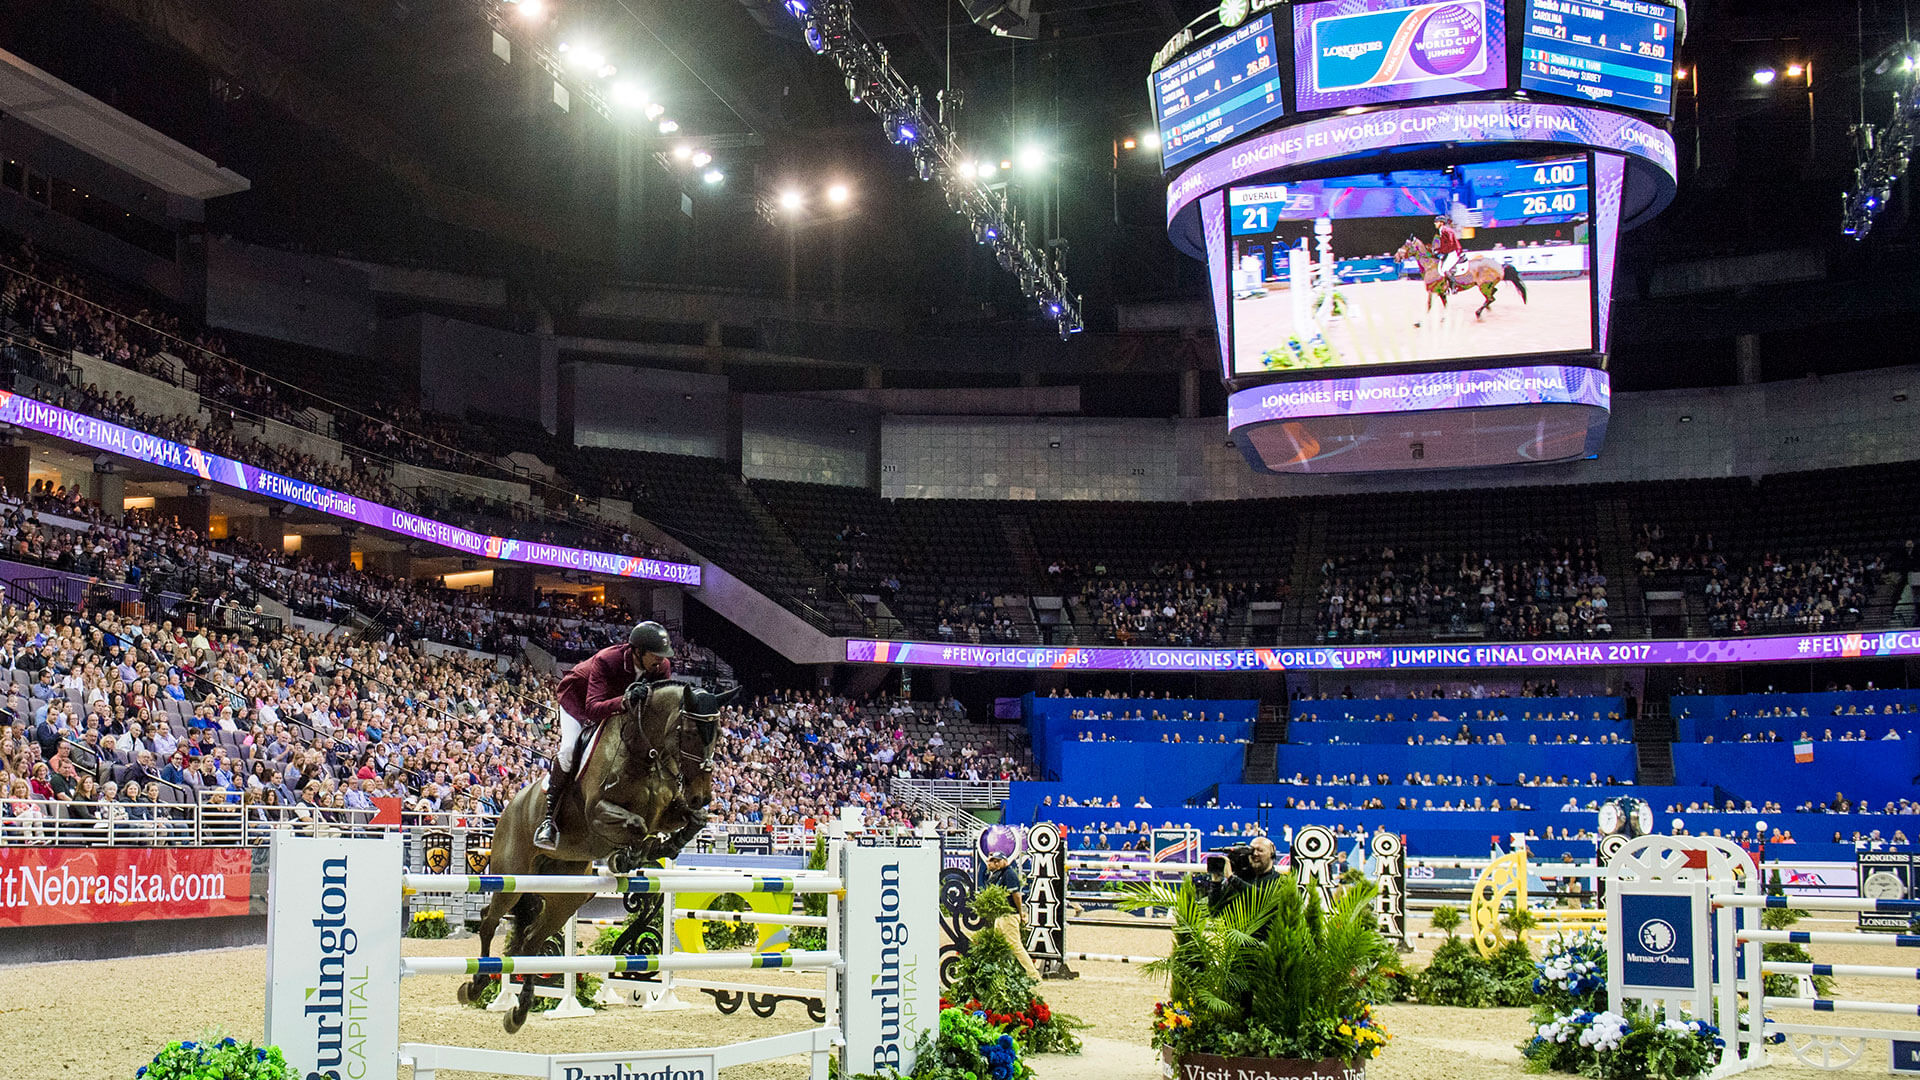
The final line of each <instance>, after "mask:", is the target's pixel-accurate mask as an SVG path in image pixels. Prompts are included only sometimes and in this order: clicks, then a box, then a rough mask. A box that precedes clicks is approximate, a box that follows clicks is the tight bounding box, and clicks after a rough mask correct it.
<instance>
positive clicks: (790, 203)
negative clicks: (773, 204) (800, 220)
mask: <svg viewBox="0 0 1920 1080" xmlns="http://www.w3.org/2000/svg"><path fill="white" fill-rule="evenodd" d="M805 205H807V200H806V197H805V196H803V195H801V194H800V193H799V192H798V191H795V190H794V189H792V188H788V189H787V190H785V191H783V192H781V193H780V209H782V210H785V211H786V212H787V213H789V214H797V213H799V212H800V208H801V207H803V206H805Z"/></svg>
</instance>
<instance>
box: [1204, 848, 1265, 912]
mask: <svg viewBox="0 0 1920 1080" xmlns="http://www.w3.org/2000/svg"><path fill="white" fill-rule="evenodd" d="M1276 854H1277V852H1276V850H1275V848H1274V846H1273V840H1272V839H1271V838H1270V837H1265V836H1256V837H1254V839H1253V843H1251V844H1249V845H1247V848H1246V856H1245V861H1244V862H1243V861H1242V860H1241V859H1240V858H1238V857H1237V856H1238V855H1239V852H1237V851H1230V852H1228V857H1229V859H1230V860H1231V861H1232V863H1233V876H1232V877H1229V878H1227V879H1226V880H1225V881H1222V882H1220V883H1219V886H1218V888H1217V889H1216V890H1215V891H1214V893H1213V910H1214V911H1216V912H1218V911H1224V910H1226V907H1227V905H1228V904H1230V903H1232V902H1233V899H1234V898H1235V897H1237V896H1240V895H1241V894H1243V893H1247V892H1250V891H1252V890H1253V888H1254V887H1255V886H1258V885H1265V884H1267V883H1268V882H1271V881H1279V880H1280V871H1279V870H1277V869H1275V868H1274V865H1273V863H1274V858H1275V856H1276Z"/></svg>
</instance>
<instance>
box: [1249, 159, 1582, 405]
mask: <svg viewBox="0 0 1920 1080" xmlns="http://www.w3.org/2000/svg"><path fill="white" fill-rule="evenodd" d="M1591 176H1592V168H1591V163H1590V162H1589V160H1588V157H1587V155H1586V154H1569V155H1560V156H1555V157H1549V158H1527V159H1518V160H1507V161H1483V162H1472V163H1463V164H1459V165H1453V166H1448V167H1446V168H1440V169H1403V170H1395V171H1391V172H1385V173H1364V174H1360V175H1356V176H1344V177H1331V178H1327V179H1314V180H1299V181H1293V182H1287V183H1266V184H1254V185H1247V186H1243V187H1235V188H1230V189H1228V191H1227V200H1226V210H1227V215H1228V221H1227V229H1226V234H1227V235H1226V236H1225V237H1224V238H1223V241H1224V243H1225V244H1226V245H1227V252H1226V254H1227V261H1226V265H1227V270H1228V275H1229V280H1228V282H1227V284H1228V285H1229V288H1230V294H1229V297H1228V303H1229V306H1228V339H1229V349H1230V354H1231V358H1232V359H1231V364H1232V366H1231V368H1230V369H1229V377H1232V378H1245V377H1253V376H1262V375H1294V374H1299V373H1311V372H1312V370H1313V369H1321V368H1337V367H1361V366H1374V365H1384V364H1441V363H1454V362H1460V361H1471V362H1479V361H1482V360H1485V359H1486V358H1489V357H1496V356H1546V355H1551V354H1558V353H1587V352H1592V351H1593V350H1594V349H1595V325H1596V323H1595V318H1594V302H1595V294H1594V268H1595V262H1596V259H1595V252H1594V246H1593V231H1592V227H1591V223H1592V208H1593V205H1594V199H1593V193H1592V185H1591ZM1440 219H1444V220H1445V221H1447V222H1448V225H1447V226H1446V228H1447V230H1448V233H1449V234H1450V235H1449V237H1448V239H1449V240H1450V242H1451V243H1452V244H1453V245H1454V246H1455V251H1456V253H1457V254H1456V255H1455V257H1454V258H1452V259H1448V258H1446V257H1445V256H1444V255H1443V254H1442V253H1441V251H1440V240H1441V237H1440V235H1439V233H1440V229H1439V226H1438V225H1437V221H1438V220H1440ZM1440 294H1444V295H1445V296H1447V297H1459V298H1458V299H1455V300H1454V301H1453V303H1454V304H1461V305H1464V306H1463V307H1462V308H1461V309H1460V311H1459V316H1460V317H1459V319H1458V320H1457V321H1451V322H1450V323H1449V325H1448V326H1447V328H1446V330H1445V331H1444V332H1436V331H1437V327H1436V325H1434V322H1433V320H1434V318H1435V315H1434V314H1432V313H1431V312H1432V308H1433V307H1436V306H1437V307H1440V308H1442V311H1441V313H1440V317H1441V318H1445V317H1446V314H1447V312H1446V311H1445V309H1446V308H1447V307H1450V306H1451V305H1446V304H1442V305H1435V304H1433V300H1434V298H1435V297H1436V296H1438V295H1440ZM1490 301H1492V302H1497V303H1498V305H1499V306H1498V307H1497V309H1495V310H1497V314H1495V315H1492V316H1489V315H1488V314H1487V313H1486V312H1484V311H1482V312H1480V313H1478V314H1476V313H1475V309H1476V308H1479V307H1481V306H1482V304H1483V302H1490Z"/></svg>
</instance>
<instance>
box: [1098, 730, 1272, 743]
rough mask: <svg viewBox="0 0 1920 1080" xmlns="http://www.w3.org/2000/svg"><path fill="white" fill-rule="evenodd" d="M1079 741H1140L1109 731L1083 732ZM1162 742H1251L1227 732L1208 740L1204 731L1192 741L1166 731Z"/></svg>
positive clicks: (1162, 734) (1179, 734) (1161, 738)
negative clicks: (1231, 735) (1228, 735)
mask: <svg viewBox="0 0 1920 1080" xmlns="http://www.w3.org/2000/svg"><path fill="white" fill-rule="evenodd" d="M1079 741H1080V742H1138V741H1139V740H1137V739H1121V738H1117V737H1115V736H1114V734H1113V733H1112V732H1107V731H1103V732H1100V733H1099V734H1095V733H1093V732H1091V731H1083V732H1081V733H1080V736H1079ZM1160 741H1161V742H1163V743H1221V744H1226V743H1244V742H1247V741H1249V740H1247V739H1229V738H1227V733H1226V732H1224V731H1223V732H1221V733H1220V734H1219V735H1217V736H1215V737H1213V738H1208V737H1207V733H1206V732H1204V731H1202V732H1197V733H1195V735H1194V736H1193V737H1192V738H1190V739H1188V738H1182V737H1181V733H1180V732H1178V731H1176V732H1173V733H1171V735H1169V734H1168V733H1167V732H1164V731H1163V732H1161V733H1160Z"/></svg>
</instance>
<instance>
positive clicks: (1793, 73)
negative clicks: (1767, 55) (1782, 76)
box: [1787, 64, 1807, 79]
mask: <svg viewBox="0 0 1920 1080" xmlns="http://www.w3.org/2000/svg"><path fill="white" fill-rule="evenodd" d="M1806 70H1807V69H1806V68H1803V67H1801V66H1800V65H1799V64H1788V65H1787V78H1789V79H1797V78H1799V77H1800V76H1801V75H1802V74H1803V73H1804V72H1805V71H1806Z"/></svg>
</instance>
